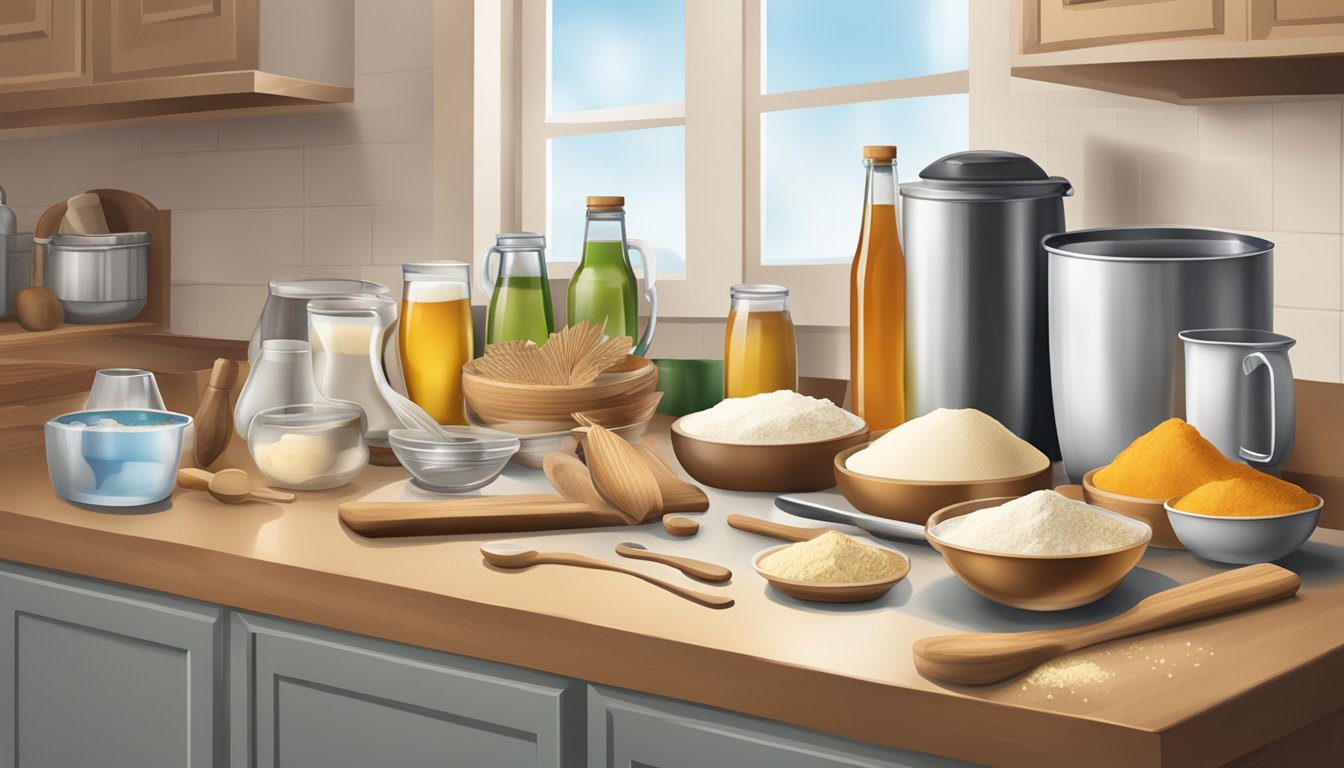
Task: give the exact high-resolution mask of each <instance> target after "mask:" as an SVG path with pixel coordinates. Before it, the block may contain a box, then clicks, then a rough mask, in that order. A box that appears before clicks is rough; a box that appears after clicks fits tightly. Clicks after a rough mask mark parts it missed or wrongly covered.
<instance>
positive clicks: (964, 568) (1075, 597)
mask: <svg viewBox="0 0 1344 768" xmlns="http://www.w3.org/2000/svg"><path fill="white" fill-rule="evenodd" d="M1014 498H1017V497H1015V496H1004V497H1000V498H996V499H975V500H974V501H964V502H961V503H960V504H953V505H952V506H949V507H944V508H943V509H940V510H938V511H937V512H935V513H933V514H932V515H930V516H929V520H928V522H926V523H925V524H924V533H925V535H926V536H927V537H928V539H929V544H930V545H931V546H932V547H933V548H934V549H936V550H938V552H939V554H941V555H942V556H943V560H944V561H946V562H947V567H948V568H951V569H952V572H953V573H955V574H956V575H957V578H959V579H961V581H962V583H963V584H965V585H966V586H968V587H970V588H971V589H973V590H975V591H976V592H978V593H980V594H981V595H984V596H985V597H987V598H989V599H990V600H993V601H994V602H996V603H1002V604H1004V605H1010V606H1012V607H1014V608H1022V609H1024V610H1028V611H1062V610H1064V609H1066V608H1077V607H1078V606H1080V605H1087V604H1088V603H1091V602H1093V601H1096V600H1100V599H1101V598H1103V597H1105V596H1106V595H1108V594H1110V593H1111V591H1112V590H1114V589H1115V588H1116V587H1117V586H1119V584H1120V582H1121V581H1123V580H1124V578H1125V576H1127V575H1129V572H1130V571H1132V570H1134V566H1136V565H1138V563H1139V560H1140V559H1142V558H1143V553H1144V550H1146V549H1147V548H1148V542H1149V540H1150V539H1151V538H1152V531H1153V529H1152V528H1150V527H1148V526H1147V525H1146V524H1144V523H1143V522H1141V521H1138V520H1134V519H1133V518H1130V517H1126V516H1125V515H1121V514H1119V513H1116V512H1112V511H1110V510H1107V509H1102V508H1100V507H1096V506H1093V507H1092V509H1095V510H1096V511H1098V512H1100V513H1102V514H1104V515H1107V516H1109V517H1111V518H1112V519H1114V520H1118V521H1121V522H1123V523H1124V524H1125V525H1129V526H1133V527H1135V528H1136V529H1140V528H1141V529H1142V531H1143V534H1144V535H1143V538H1142V539H1140V540H1139V541H1138V543H1135V544H1130V545H1127V546H1124V547H1117V548H1115V549H1108V550H1103V551H1101V552H1089V553H1087V554H1081V555H1007V554H1002V553H999V552H989V551H987V550H983V549H972V548H970V547H959V546H957V545H954V544H948V543H947V542H946V541H943V540H942V539H940V538H938V535H937V534H936V533H935V532H934V530H935V529H936V528H937V527H938V524H939V523H941V522H943V521H944V520H948V519H951V518H954V517H960V516H961V515H967V514H970V513H971V512H975V511H976V510H979V509H986V508H988V507H997V506H999V505H1000V504H1003V503H1004V502H1007V501H1012V500H1013V499H1014Z"/></svg>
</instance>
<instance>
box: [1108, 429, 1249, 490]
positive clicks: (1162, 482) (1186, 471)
mask: <svg viewBox="0 0 1344 768" xmlns="http://www.w3.org/2000/svg"><path fill="white" fill-rule="evenodd" d="M1248 472H1250V473H1254V474H1259V473H1258V472H1256V471H1255V470H1253V469H1251V468H1250V467H1247V466H1246V465H1245V464H1240V463H1238V462H1235V461H1232V460H1230V459H1228V458H1227V457H1226V456H1224V455H1223V454H1222V453H1221V452H1219V450H1218V449H1217V448H1216V447H1214V445H1213V443H1210V442H1209V441H1208V440H1205V439H1204V436H1203V435H1201V434H1199V430H1197V429H1195V428H1194V427H1192V426H1190V425H1189V424H1186V423H1185V422H1184V421H1182V420H1180V419H1167V420H1166V421H1164V422H1162V423H1161V424H1158V425H1157V426H1156V427H1153V429H1152V430H1151V431H1149V432H1148V433H1147V434H1145V435H1143V436H1141V437H1139V438H1138V439H1137V440H1135V441H1134V442H1132V443H1130V444H1129V447H1128V448H1126V449H1125V450H1123V451H1121V452H1120V455H1118V456H1116V457H1115V459H1114V460H1113V461H1112V462H1111V463H1110V464H1109V465H1107V466H1105V467H1103V468H1101V469H1099V470H1097V473H1096V474H1095V475H1093V476H1092V484H1093V485H1095V486H1096V487H1098V488H1100V489H1101V490H1103V491H1110V492H1111V493H1118V494H1120V495H1122V496H1135V497H1138V498H1142V499H1163V500H1165V499H1169V498H1171V497H1172V496H1180V495H1181V494H1185V493H1189V492H1191V491H1193V490H1194V489H1196V488H1198V487H1199V486H1201V485H1204V484H1205V483H1210V482H1213V481H1216V480H1228V479H1231V478H1234V477H1244V476H1245V475H1246V473H1248Z"/></svg>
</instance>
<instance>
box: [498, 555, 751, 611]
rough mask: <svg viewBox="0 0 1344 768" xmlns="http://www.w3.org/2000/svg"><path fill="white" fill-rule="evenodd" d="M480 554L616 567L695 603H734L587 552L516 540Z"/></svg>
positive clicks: (514, 564) (515, 561)
mask: <svg viewBox="0 0 1344 768" xmlns="http://www.w3.org/2000/svg"><path fill="white" fill-rule="evenodd" d="M481 556H482V557H484V558H485V560H486V562H488V563H490V564H491V565H493V566H496V567H498V568H528V567H531V566H533V565H548V564H549V565H572V566H574V567H576V568H593V569H595V570H599V571H615V572H616V573H624V574H626V575H627V576H634V577H635V578H637V579H642V580H644V581H647V582H649V583H650V584H653V585H655V586H659V587H662V588H663V589H666V590H667V591H668V592H671V593H672V594H674V595H678V596H680V597H684V598H686V599H687V600H690V601H691V602H694V603H699V604H701V605H705V606H709V607H710V608H727V607H729V606H731V605H732V604H733V598H731V597H728V596H726V595H709V594H705V593H704V592H697V591H695V590H693V589H687V588H685V587H683V586H680V585H677V584H673V583H672V582H670V581H663V580H662V579H659V578H655V577H653V576H649V575H646V574H643V573H640V572H639V571H636V570H634V569H631V568H626V567H624V566H620V565H616V564H615V563H609V562H607V561H606V560H598V559H597V558H595V557H588V556H587V555H576V554H573V553H570V552H538V551H537V550H535V549H533V548H531V547H528V546H524V545H522V544H515V543H513V542H508V541H490V542H486V543H485V544H482V545H481Z"/></svg>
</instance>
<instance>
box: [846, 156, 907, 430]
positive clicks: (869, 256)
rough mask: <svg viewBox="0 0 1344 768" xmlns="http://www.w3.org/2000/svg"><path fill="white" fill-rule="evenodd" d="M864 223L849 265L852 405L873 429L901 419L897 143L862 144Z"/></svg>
mask: <svg viewBox="0 0 1344 768" xmlns="http://www.w3.org/2000/svg"><path fill="white" fill-rule="evenodd" d="M863 165H864V168H866V169H867V181H866V182H865V184H864V192H863V223H862V225H861V227H860V229H859V245H858V248H857V250H856V251H855V253H854V265H853V267H852V269H851V271H850V290H849V365H850V377H849V378H850V410H852V411H853V412H854V413H855V414H856V415H857V416H859V418H861V419H863V420H864V421H866V422H867V423H868V428H869V429H871V430H873V431H877V430H881V429H890V428H892V427H896V426H899V425H900V424H901V423H902V422H904V421H905V255H904V254H903V253H902V251H901V241H900V233H899V232H898V230H897V227H896V147H891V146H868V147H864V148H863Z"/></svg>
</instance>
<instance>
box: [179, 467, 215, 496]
mask: <svg viewBox="0 0 1344 768" xmlns="http://www.w3.org/2000/svg"><path fill="white" fill-rule="evenodd" d="M212 477H214V474H212V473H210V472H207V471H206V470H204V469H196V468H194V467H183V468H182V469H179V470H177V484H178V485H180V486H182V487H183V488H186V489H187V490H189V491H208V490H210V478H212Z"/></svg>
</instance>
